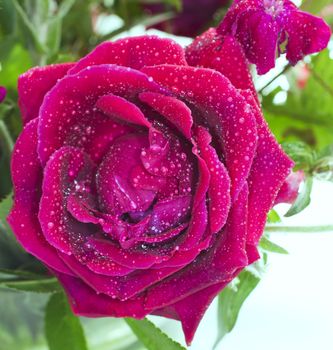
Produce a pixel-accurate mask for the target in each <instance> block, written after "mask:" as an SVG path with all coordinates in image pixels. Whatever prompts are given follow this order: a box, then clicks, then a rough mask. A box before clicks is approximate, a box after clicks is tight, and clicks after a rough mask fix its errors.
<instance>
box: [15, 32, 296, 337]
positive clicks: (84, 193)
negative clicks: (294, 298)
mask: <svg viewBox="0 0 333 350" xmlns="http://www.w3.org/2000/svg"><path fill="white" fill-rule="evenodd" d="M227 44H228V45H229V46H226V47H225V48H224V49H225V50H226V51H225V52H224V53H225V56H224V57H225V58H226V59H227V57H230V59H231V60H232V59H234V58H235V57H237V56H232V54H234V55H238V54H240V52H238V51H237V46H234V44H235V43H234V42H232V41H230V42H229V43H227ZM231 49H233V50H234V51H232V50H231ZM228 55H229V56H228ZM241 59H242V56H239V61H238V64H237V65H232V64H230V62H229V64H226V66H225V67H224V71H223V74H224V75H222V74H221V73H220V72H218V71H216V70H214V69H206V68H196V67H192V66H189V65H188V63H187V61H186V60H185V53H184V50H183V49H182V48H181V47H180V46H178V45H177V44H176V43H175V42H173V41H171V40H168V39H159V38H157V37H148V36H144V37H137V38H129V39H124V40H119V41H117V42H114V43H112V42H106V43H103V44H101V45H100V46H98V47H97V48H96V49H95V50H94V51H93V52H92V53H90V54H89V55H88V56H86V57H84V58H83V59H81V60H80V61H79V62H78V63H76V64H62V65H51V66H47V67H43V68H35V69H32V70H30V71H28V72H27V73H25V74H23V75H22V76H21V77H20V79H19V104H20V108H21V111H22V117H23V121H24V130H23V132H22V134H21V136H20V137H19V139H18V141H17V142H16V145H15V149H14V154H13V159H12V176H13V182H14V192H15V196H14V199H15V200H14V207H13V209H12V212H11V214H10V217H9V222H10V224H11V226H12V228H13V230H14V232H15V234H16V236H17V238H18V240H19V241H20V242H21V244H22V245H23V246H24V247H25V249H26V250H27V251H28V252H30V253H31V254H33V255H35V256H36V257H37V258H39V259H40V260H41V261H43V262H44V263H45V265H46V266H48V267H49V268H50V269H51V270H52V271H53V272H54V274H55V275H56V276H57V277H58V278H59V280H60V282H61V283H62V284H63V286H64V288H65V290H66V292H67V294H68V296H69V299H70V301H71V304H72V308H73V311H74V312H75V313H76V314H78V315H84V316H90V317H99V316H115V317H125V316H126V317H135V318H142V317H144V316H145V315H147V314H155V315H162V316H166V317H171V318H174V319H179V320H180V321H181V322H182V325H183V329H184V332H185V335H186V339H187V342H188V343H190V341H191V340H192V338H193V335H194V332H195V330H196V328H197V326H198V324H199V321H200V319H201V318H202V316H203V313H204V311H205V309H206V308H207V307H208V305H209V303H210V302H211V300H212V299H213V298H214V297H215V296H216V294H217V293H219V292H220V291H221V289H222V288H223V287H224V286H226V285H227V284H228V283H229V282H230V281H231V280H232V279H233V278H234V277H235V276H236V275H237V274H238V273H239V272H240V271H241V270H242V269H243V268H244V267H245V266H247V265H248V264H250V263H252V262H253V261H254V260H256V259H257V258H258V252H257V244H258V241H259V239H260V237H261V235H262V232H263V228H264V225H265V222H266V215H267V212H268V211H269V210H270V208H271V207H272V205H273V203H274V199H275V197H276V194H277V192H278V190H279V188H280V187H281V185H282V183H283V181H284V180H285V178H286V176H287V175H288V174H289V172H290V168H291V166H292V162H291V161H290V160H289V158H288V157H287V156H286V155H285V154H284V153H283V151H282V150H281V148H280V147H279V146H278V144H277V142H276V141H275V139H274V137H273V136H272V134H271V133H270V131H269V129H268V127H267V124H266V123H265V121H264V119H263V117H262V114H261V111H260V108H259V107H258V105H257V102H256V99H255V98H254V96H253V94H252V93H251V90H238V88H248V89H252V83H251V81H250V80H246V81H247V82H248V84H247V83H246V82H244V81H243V78H244V77H245V78H246V77H249V73H248V70H247V67H246V64H245V61H244V60H243V61H240V60H241ZM240 67H241V69H242V70H241V71H240V70H239V69H240ZM229 79H230V80H229ZM246 79H247V78H246ZM252 91H253V90H252Z"/></svg>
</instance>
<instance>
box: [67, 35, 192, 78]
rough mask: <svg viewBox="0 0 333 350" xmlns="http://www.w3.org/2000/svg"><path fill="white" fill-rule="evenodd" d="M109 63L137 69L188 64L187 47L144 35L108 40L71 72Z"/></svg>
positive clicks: (168, 40)
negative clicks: (184, 48) (164, 64)
mask: <svg viewBox="0 0 333 350" xmlns="http://www.w3.org/2000/svg"><path fill="white" fill-rule="evenodd" d="M106 63H107V64H116V65H119V66H125V67H130V68H134V69H141V68H142V67H144V66H154V65H158V64H163V63H170V64H179V65H186V64H187V63H186V60H185V53H184V50H183V48H182V47H181V46H179V45H178V44H177V43H176V42H175V41H173V40H170V39H165V38H163V39H162V38H159V37H157V36H148V35H144V36H138V37H131V38H126V39H120V40H117V41H114V42H111V41H105V42H104V43H102V44H100V45H98V46H97V47H96V48H95V50H93V51H92V52H91V53H90V54H89V55H87V56H85V57H84V58H82V59H81V60H80V61H79V62H78V63H77V64H76V65H75V66H74V68H72V69H71V70H70V73H71V74H74V73H77V72H79V71H81V70H82V69H84V68H86V67H90V66H95V65H100V64H106Z"/></svg>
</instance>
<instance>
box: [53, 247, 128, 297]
mask: <svg viewBox="0 0 333 350" xmlns="http://www.w3.org/2000/svg"><path fill="white" fill-rule="evenodd" d="M59 256H60V257H61V258H62V260H63V261H64V262H65V263H66V264H67V265H68V266H69V268H70V269H71V270H72V271H75V273H76V275H77V276H79V277H80V278H82V280H83V281H84V282H85V283H87V284H88V285H89V286H90V287H91V288H93V289H94V290H95V291H96V292H98V293H103V294H106V295H108V296H110V297H112V298H118V297H120V293H119V289H120V288H119V285H118V284H119V283H118V280H119V278H121V277H119V276H125V275H128V273H130V272H132V271H133V270H131V269H127V268H126V267H124V266H120V265H117V264H115V271H114V272H115V273H114V274H113V275H111V274H108V275H103V274H98V273H95V272H92V271H91V270H90V269H89V268H88V267H86V266H85V265H83V264H81V263H80V262H79V261H78V260H76V259H75V257H74V256H73V255H66V254H63V253H59ZM109 270H110V269H109ZM109 272H110V271H109Z"/></svg>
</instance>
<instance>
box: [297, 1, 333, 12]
mask: <svg viewBox="0 0 333 350" xmlns="http://www.w3.org/2000/svg"><path fill="white" fill-rule="evenodd" d="M328 5H332V0H305V1H303V3H302V6H301V9H302V10H303V11H306V12H311V13H314V14H319V12H320V11H321V10H322V9H323V8H324V7H326V6H328Z"/></svg>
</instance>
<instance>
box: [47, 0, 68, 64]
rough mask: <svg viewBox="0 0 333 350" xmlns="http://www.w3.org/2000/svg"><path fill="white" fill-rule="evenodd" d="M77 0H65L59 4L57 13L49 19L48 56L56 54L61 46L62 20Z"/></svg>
mask: <svg viewBox="0 0 333 350" xmlns="http://www.w3.org/2000/svg"><path fill="white" fill-rule="evenodd" d="M74 3H75V0H64V1H62V2H61V4H60V5H59V8H58V11H57V14H56V15H55V16H53V17H52V18H50V19H49V20H48V21H47V35H46V41H45V44H46V46H47V47H48V56H49V57H52V56H54V55H56V54H57V53H58V51H59V48H60V42H61V30H62V20H63V18H64V17H65V16H66V15H67V14H68V12H69V11H70V9H71V8H72V6H73V5H74Z"/></svg>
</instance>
